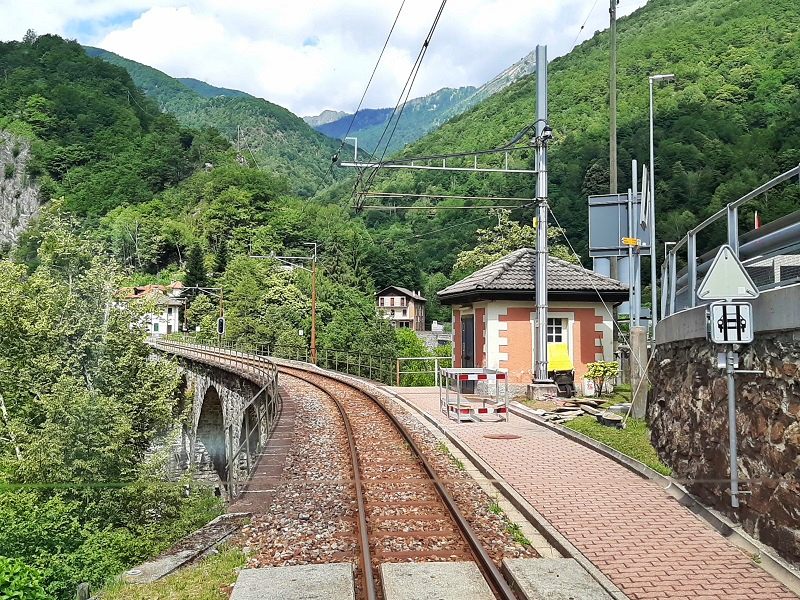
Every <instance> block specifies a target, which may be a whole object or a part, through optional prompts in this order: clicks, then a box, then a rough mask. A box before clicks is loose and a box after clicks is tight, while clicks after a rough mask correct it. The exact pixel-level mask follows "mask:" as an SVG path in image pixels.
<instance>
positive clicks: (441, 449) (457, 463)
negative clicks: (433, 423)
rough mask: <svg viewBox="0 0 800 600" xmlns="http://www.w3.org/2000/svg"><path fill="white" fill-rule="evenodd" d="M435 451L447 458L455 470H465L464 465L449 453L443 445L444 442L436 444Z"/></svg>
mask: <svg viewBox="0 0 800 600" xmlns="http://www.w3.org/2000/svg"><path fill="white" fill-rule="evenodd" d="M436 449H437V450H438V451H439V452H441V453H442V454H446V455H447V457H448V458H449V459H450V462H452V463H453V465H455V467H456V469H458V470H459V471H463V470H465V469H466V467H465V466H464V463H463V462H461V460H459V459H458V458H456V457H455V456H453V453H452V452H450V448H448V447H447V444H445V443H444V442H439V443H438V444H436Z"/></svg>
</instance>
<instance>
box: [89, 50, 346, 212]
mask: <svg viewBox="0 0 800 600" xmlns="http://www.w3.org/2000/svg"><path fill="white" fill-rule="evenodd" d="M84 50H85V51H86V53H87V54H88V55H89V56H93V57H98V58H101V59H102V60H104V61H106V62H109V63H111V64H114V65H117V66H120V67H123V68H124V69H125V70H126V71H127V72H128V74H129V75H130V76H131V78H132V79H133V82H134V83H135V84H136V86H137V87H138V88H139V89H141V90H142V91H143V92H144V94H145V95H146V96H148V97H150V98H152V99H154V100H155V101H156V102H158V104H159V106H160V107H161V109H162V110H163V111H165V112H168V113H170V114H172V115H174V116H175V117H176V118H177V119H178V121H179V122H180V123H182V124H184V125H188V126H192V127H200V126H212V127H214V128H216V129H217V130H219V131H220V132H221V133H222V134H223V135H225V136H226V137H227V138H228V140H230V141H236V140H240V141H241V148H240V150H241V154H242V157H243V158H242V160H245V161H247V162H251V163H252V164H254V165H255V166H258V167H260V168H267V169H270V170H271V171H273V172H275V173H277V174H279V175H283V176H285V177H287V178H288V179H289V180H290V181H291V182H292V188H291V189H292V191H293V192H295V193H297V194H299V195H301V196H306V197H308V196H312V195H314V194H315V193H317V192H318V191H319V189H321V188H323V187H325V186H327V185H330V184H332V183H334V182H335V181H336V179H337V177H341V176H340V175H338V174H334V172H332V171H331V170H330V169H329V168H328V166H329V165H330V157H331V156H332V155H333V154H334V153H335V152H336V150H337V149H338V148H339V143H338V142H336V141H335V140H333V139H331V138H329V137H327V136H325V135H323V134H321V133H319V132H317V131H315V130H314V129H313V128H311V127H310V126H309V125H307V124H306V122H305V121H303V119H301V118H300V117H298V116H297V115H295V114H294V113H292V112H291V111H289V110H288V109H287V108H284V107H282V106H279V105H277V104H275V103H273V102H270V101H268V100H264V99H261V98H256V97H254V96H251V95H250V94H246V93H245V92H241V91H239V90H230V89H227V88H218V87H216V86H212V85H210V84H208V83H206V82H198V80H193V79H190V78H184V80H183V81H181V80H180V79H176V78H174V77H171V76H169V75H168V74H166V73H164V72H162V71H159V70H158V69H154V68H153V67H150V66H147V65H144V64H142V63H138V62H136V61H133V60H130V59H127V58H125V57H122V56H120V55H118V54H115V53H113V52H109V51H108V50H103V49H102V48H94V47H90V46H86V47H84ZM187 83H188V84H187ZM193 88H194V89H193ZM217 92H222V93H217ZM231 93H235V94H236V95H230V94H231ZM226 94H227V95H226Z"/></svg>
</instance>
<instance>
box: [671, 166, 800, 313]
mask: <svg viewBox="0 0 800 600" xmlns="http://www.w3.org/2000/svg"><path fill="white" fill-rule="evenodd" d="M793 177H800V165H798V166H797V167H794V168H793V169H789V170H788V171H786V172H785V173H782V174H780V175H778V176H777V177H775V178H774V179H772V180H770V181H768V182H767V183H765V184H764V185H762V186H760V187H758V188H756V189H754V190H753V191H751V192H749V193H748V194H745V195H744V196H742V197H741V198H739V199H738V200H736V201H734V202H731V203H729V204H728V205H727V206H725V208H723V209H721V210H719V211H718V212H716V213H714V214H713V215H711V216H710V217H708V218H707V219H706V220H705V221H703V222H702V223H700V224H699V225H698V226H697V227H695V228H693V229H691V230H690V231H689V233H688V234H686V236H685V237H684V238H683V239H681V240H680V241H679V242H677V243H676V244H675V245H674V246H673V247H672V248H671V249H670V251H669V253H668V255H667V258H666V260H665V262H664V264H663V265H662V270H661V315H663V316H664V317H668V316H669V315H672V314H674V313H676V312H678V311H681V310H685V309H688V308H693V307H695V306H698V305H699V304H701V302H700V301H699V299H698V298H697V289H698V285H699V283H700V281H702V276H703V275H705V273H706V272H707V271H708V269H709V268H710V266H711V263H712V261H713V259H714V256H716V253H717V251H716V249H714V250H712V251H710V252H706V253H705V254H703V255H701V256H698V255H697V249H698V244H697V240H698V235H699V234H700V233H701V232H702V233H704V234H705V235H707V236H710V235H715V234H716V235H717V236H719V235H720V234H723V239H725V240H726V241H725V243H727V244H728V245H730V246H731V248H733V251H734V252H736V254H737V255H738V257H739V259H740V260H742V262H743V264H744V266H745V268H746V269H747V271H748V272H749V273H750V275H751V277H753V280H754V283H756V285H757V286H758V288H759V289H761V290H763V289H769V288H772V287H779V286H783V285H788V284H792V283H797V282H800V210H798V211H795V212H793V213H791V214H788V215H786V216H784V217H782V218H780V219H776V220H775V221H773V222H772V223H768V224H767V225H764V226H763V227H760V228H758V229H755V230H753V231H749V232H747V233H746V234H744V235H741V236H740V234H739V207H741V206H743V205H745V204H748V203H750V202H753V201H754V200H755V199H757V198H759V197H760V196H762V195H765V194H766V193H767V192H768V191H769V190H771V189H773V188H774V187H776V186H777V185H779V184H781V183H784V182H788V181H790V180H791V179H792V178H793ZM798 183H799V184H800V181H798ZM679 259H680V260H682V259H685V261H686V266H685V267H684V268H682V269H680V270H679V267H678V264H679Z"/></svg>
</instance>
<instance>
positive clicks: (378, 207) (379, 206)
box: [361, 204, 522, 211]
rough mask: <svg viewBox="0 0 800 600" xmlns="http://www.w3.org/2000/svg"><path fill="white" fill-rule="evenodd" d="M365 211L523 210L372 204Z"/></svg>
mask: <svg viewBox="0 0 800 600" xmlns="http://www.w3.org/2000/svg"><path fill="white" fill-rule="evenodd" d="M361 208H362V209H363V210H383V211H397V210H495V209H498V208H502V209H505V210H512V209H518V208H522V206H517V205H497V204H492V205H481V206H389V205H387V204H372V205H367V206H362V207H361Z"/></svg>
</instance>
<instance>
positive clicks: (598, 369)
mask: <svg viewBox="0 0 800 600" xmlns="http://www.w3.org/2000/svg"><path fill="white" fill-rule="evenodd" d="M587 367H588V369H587V371H586V376H587V377H588V378H589V379H591V380H592V381H594V395H595V396H597V397H598V398H599V397H600V395H601V394H602V393H603V386H604V385H605V382H606V381H607V380H608V379H612V378H614V377H616V376H617V374H618V373H619V363H618V362H616V361H602V360H600V361H597V362H593V363H589V364H588V365H587Z"/></svg>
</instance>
